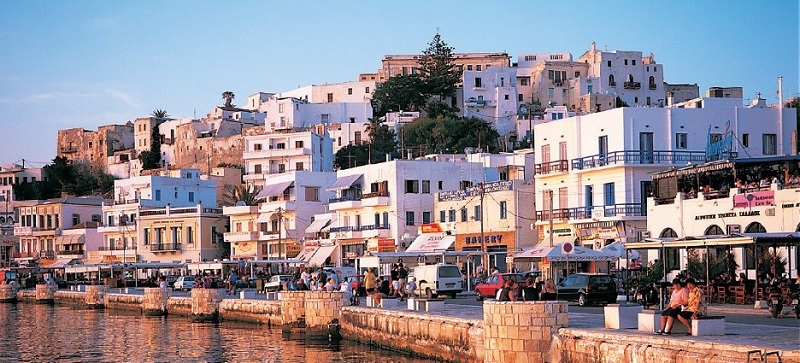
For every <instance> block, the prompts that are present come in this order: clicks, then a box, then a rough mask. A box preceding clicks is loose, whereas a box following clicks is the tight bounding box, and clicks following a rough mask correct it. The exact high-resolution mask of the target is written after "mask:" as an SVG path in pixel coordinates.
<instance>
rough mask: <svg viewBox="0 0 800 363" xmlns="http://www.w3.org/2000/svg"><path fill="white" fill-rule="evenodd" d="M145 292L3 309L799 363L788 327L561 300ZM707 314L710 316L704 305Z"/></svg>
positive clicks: (433, 344) (542, 357)
mask: <svg viewBox="0 0 800 363" xmlns="http://www.w3.org/2000/svg"><path fill="white" fill-rule="evenodd" d="M148 290H150V289H147V290H146V289H129V290H128V291H122V290H118V289H111V290H109V289H107V288H96V289H86V292H80V291H54V292H52V295H50V292H49V291H46V290H44V289H42V288H40V289H38V291H37V290H21V291H19V292H17V294H16V299H8V300H7V301H9V302H11V301H17V302H21V303H37V302H40V303H41V300H45V301H48V300H50V299H51V296H52V300H50V301H52V302H53V303H55V304H69V305H72V306H76V307H85V308H105V309H124V310H130V311H139V312H141V313H143V314H146V315H167V316H185V317H189V318H193V319H196V318H198V314H200V317H202V318H203V319H202V320H240V321H245V322H252V323H259V324H267V325H268V326H272V325H276V326H281V328H282V329H283V330H284V331H285V332H288V333H293V334H303V335H305V336H306V337H308V338H315V337H319V338H338V337H343V338H345V339H349V340H354V341H359V342H363V343H365V344H371V345H375V346H379V347H382V348H387V349H392V350H397V351H403V352H409V353H412V354H415V355H418V356H424V357H429V358H435V359H438V360H443V361H452V362H549V363H562V362H563V363H566V362H575V363H594V362H598V363H600V362H603V363H605V362H614V363H628V362H630V363H634V362H635V363H662V362H663V363H667V362H677V363H682V362H709V363H712V362H713V363H727V362H745V361H747V352H748V351H752V350H755V351H758V352H759V353H760V354H763V353H766V352H773V351H778V352H779V354H780V357H781V360H782V362H789V363H792V362H795V363H800V350H798V343H797V342H798V338H800V331H798V329H797V328H796V327H781V326H772V325H770V326H766V325H751V324H738V323H730V322H727V323H726V329H725V330H726V335H723V336H700V337H691V336H676V335H673V336H656V335H653V334H650V333H646V332H639V331H638V330H636V329H622V330H611V329H606V328H604V327H603V326H604V318H603V315H602V314H581V313H574V312H573V313H569V306H568V305H567V304H566V303H565V302H496V301H485V302H484V303H483V305H482V306H467V305H456V304H445V305H444V308H442V309H441V310H438V311H435V312H421V311H412V310H408V309H407V308H406V307H407V305H406V304H399V305H397V307H393V308H367V307H362V306H345V305H346V303H347V300H346V299H344V297H343V296H342V294H341V293H328V292H286V293H280V294H278V300H265V299H264V298H263V297H260V296H258V295H255V294H253V293H251V292H245V293H244V294H242V295H239V294H237V295H236V296H227V295H225V294H223V293H221V291H220V290H211V289H195V290H193V291H192V296H190V297H175V296H171V294H170V292H169V291H166V290H159V289H152V290H159V291H148ZM112 291H113V292H112ZM123 292H127V293H123ZM727 309H729V308H727ZM743 310H744V309H743ZM148 312H149V313H148ZM709 313H710V314H718V312H715V311H714V307H713V306H712V307H710V311H709ZM723 315H724V314H723ZM198 320H200V319H198ZM772 359H774V358H772Z"/></svg>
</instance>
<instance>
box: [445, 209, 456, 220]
mask: <svg viewBox="0 0 800 363" xmlns="http://www.w3.org/2000/svg"><path fill="white" fill-rule="evenodd" d="M447 214H448V216H447V221H448V222H455V221H456V211H455V209H451V210H450V211H448V213H447Z"/></svg>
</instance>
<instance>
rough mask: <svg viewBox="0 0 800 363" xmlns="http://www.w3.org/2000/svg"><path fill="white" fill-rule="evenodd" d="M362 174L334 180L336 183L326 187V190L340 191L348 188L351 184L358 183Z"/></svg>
mask: <svg viewBox="0 0 800 363" xmlns="http://www.w3.org/2000/svg"><path fill="white" fill-rule="evenodd" d="M363 175H364V174H355V175H347V176H343V177H341V178H336V181H335V182H333V184H331V186H329V187H328V190H331V191H333V190H342V189H347V188H350V186H351V185H353V183H355V182H356V181H358V179H360V178H361V177H362V176H363Z"/></svg>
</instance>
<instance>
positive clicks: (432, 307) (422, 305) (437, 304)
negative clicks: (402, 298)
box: [414, 299, 444, 312]
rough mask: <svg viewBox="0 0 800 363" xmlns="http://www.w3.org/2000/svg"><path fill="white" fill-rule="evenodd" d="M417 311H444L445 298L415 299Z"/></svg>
mask: <svg viewBox="0 0 800 363" xmlns="http://www.w3.org/2000/svg"><path fill="white" fill-rule="evenodd" d="M414 305H415V307H414V310H416V311H428V312H431V311H442V310H443V309H444V300H442V299H415V304H414Z"/></svg>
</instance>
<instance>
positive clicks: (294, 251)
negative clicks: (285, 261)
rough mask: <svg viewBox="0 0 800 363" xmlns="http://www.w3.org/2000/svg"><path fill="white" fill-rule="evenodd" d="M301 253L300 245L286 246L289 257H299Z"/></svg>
mask: <svg viewBox="0 0 800 363" xmlns="http://www.w3.org/2000/svg"><path fill="white" fill-rule="evenodd" d="M299 253H300V245H298V244H294V243H292V244H287V245H286V255H287V256H290V255H291V256H297V254H299Z"/></svg>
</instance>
